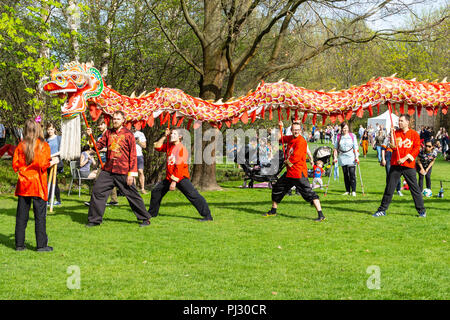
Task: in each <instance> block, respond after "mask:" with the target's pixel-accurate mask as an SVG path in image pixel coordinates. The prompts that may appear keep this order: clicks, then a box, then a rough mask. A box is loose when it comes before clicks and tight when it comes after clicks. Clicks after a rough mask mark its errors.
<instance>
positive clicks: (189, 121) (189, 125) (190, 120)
mask: <svg viewBox="0 0 450 320" xmlns="http://www.w3.org/2000/svg"><path fill="white" fill-rule="evenodd" d="M192 121H194V120H193V119H189V120H188V124H187V130H189V129H190V128H191V125H192Z"/></svg>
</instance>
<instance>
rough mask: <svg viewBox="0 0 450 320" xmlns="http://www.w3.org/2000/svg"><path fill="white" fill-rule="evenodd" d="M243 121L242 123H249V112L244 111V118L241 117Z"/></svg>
mask: <svg viewBox="0 0 450 320" xmlns="http://www.w3.org/2000/svg"><path fill="white" fill-rule="evenodd" d="M241 121H242V122H243V123H245V124H247V123H248V114H247V111H244V113H243V114H242V116H241Z"/></svg>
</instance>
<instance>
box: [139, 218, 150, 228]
mask: <svg viewBox="0 0 450 320" xmlns="http://www.w3.org/2000/svg"><path fill="white" fill-rule="evenodd" d="M149 225H150V220H144V221H143V222H142V223H141V224H139V227H148V226H149Z"/></svg>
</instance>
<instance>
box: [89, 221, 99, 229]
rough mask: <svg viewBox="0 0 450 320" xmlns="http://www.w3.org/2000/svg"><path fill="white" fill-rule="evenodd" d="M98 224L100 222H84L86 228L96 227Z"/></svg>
mask: <svg viewBox="0 0 450 320" xmlns="http://www.w3.org/2000/svg"><path fill="white" fill-rule="evenodd" d="M99 225H100V223H93V222H88V223H86V228H91V227H97V226H99Z"/></svg>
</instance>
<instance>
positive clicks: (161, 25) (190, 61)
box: [145, 0, 203, 76]
mask: <svg viewBox="0 0 450 320" xmlns="http://www.w3.org/2000/svg"><path fill="white" fill-rule="evenodd" d="M145 3H146V4H147V7H148V8H149V10H150V12H151V13H152V14H153V16H154V17H155V18H156V20H157V21H158V24H159V28H160V29H161V31H162V32H163V34H164V36H165V37H166V39H167V40H168V41H169V42H170V44H171V45H172V46H173V47H174V49H175V51H176V52H177V53H178V54H179V55H180V57H181V58H182V59H183V60H184V61H185V62H186V63H187V64H188V65H190V66H191V67H192V68H193V69H194V70H195V71H197V72H198V73H199V74H200V75H202V76H203V70H202V69H201V68H200V67H199V66H198V65H196V64H195V63H194V61H192V60H191V59H189V57H187V56H186V55H185V54H184V53H183V52H182V51H181V50H180V48H178V46H177V44H176V43H175V42H174V41H173V40H172V39H171V38H170V37H169V34H168V33H167V31H166V29H165V28H164V26H163V24H162V22H161V19H159V17H158V15H157V14H156V12H155V11H154V10H153V8H152V7H150V5H149V4H148V2H147V0H145Z"/></svg>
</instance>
